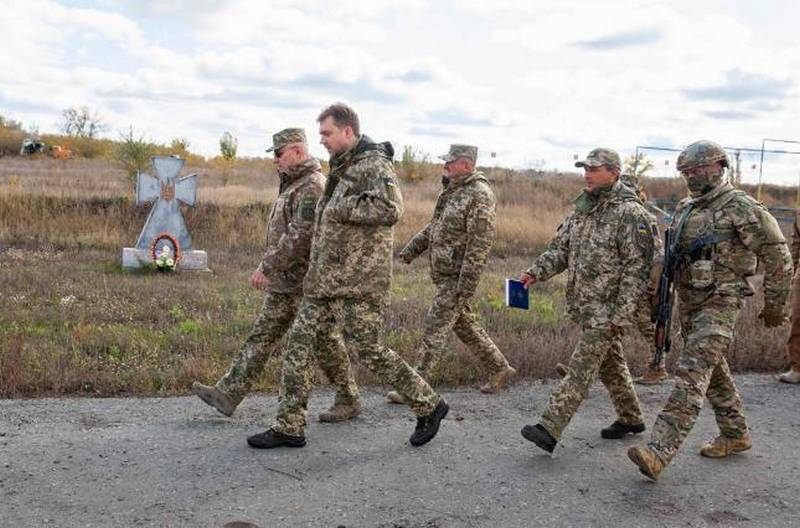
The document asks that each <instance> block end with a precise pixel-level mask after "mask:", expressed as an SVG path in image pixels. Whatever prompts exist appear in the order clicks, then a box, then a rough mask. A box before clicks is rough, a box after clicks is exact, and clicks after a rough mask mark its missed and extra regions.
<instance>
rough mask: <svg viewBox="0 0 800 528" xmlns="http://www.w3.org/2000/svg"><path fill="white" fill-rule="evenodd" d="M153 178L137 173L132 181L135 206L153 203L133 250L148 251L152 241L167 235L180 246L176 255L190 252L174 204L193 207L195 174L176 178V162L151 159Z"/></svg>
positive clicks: (178, 166)
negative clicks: (154, 201) (135, 178)
mask: <svg viewBox="0 0 800 528" xmlns="http://www.w3.org/2000/svg"><path fill="white" fill-rule="evenodd" d="M153 168H154V169H155V173H156V176H155V177H153V176H150V175H149V174H147V173H144V172H140V173H139V178H138V179H137V181H136V203H137V204H142V203H145V202H149V201H151V200H153V199H156V203H155V205H154V206H153V208H152V209H151V210H150V215H148V217H147V221H146V222H145V224H144V228H143V229H142V233H141V234H140V235H139V240H137V241H136V248H137V249H148V250H149V249H150V247H151V245H152V243H153V240H154V239H155V237H157V236H158V235H160V234H161V233H169V234H170V235H172V237H173V238H175V240H177V241H178V244H179V245H180V251H188V250H190V249H192V237H191V236H190V235H189V230H188V229H187V228H186V222H185V221H184V220H183V214H182V213H181V209H180V207H179V206H178V201H181V202H183V203H185V204H186V205H194V204H195V202H196V201H197V174H190V175H189V176H184V177H183V178H179V177H178V175H179V174H180V172H181V169H182V168H183V160H182V159H180V158H173V157H165V156H156V157H154V158H153Z"/></svg>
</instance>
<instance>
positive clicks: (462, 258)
mask: <svg viewBox="0 0 800 528" xmlns="http://www.w3.org/2000/svg"><path fill="white" fill-rule="evenodd" d="M477 158H478V148H477V147H474V146H471V145H451V146H450V152H449V153H448V154H446V155H444V156H441V159H442V160H443V161H444V162H445V165H444V171H445V176H444V179H445V181H447V185H446V186H445V187H444V189H443V190H442V192H441V193H440V194H439V198H438V199H437V200H436V207H435V208H434V212H433V218H432V219H431V221H430V223H428V225H426V226H425V228H424V229H423V230H422V231H420V232H419V233H417V234H416V235H414V237H413V238H412V239H411V240H410V241H409V242H408V244H406V247H404V248H403V250H402V251H401V252H400V259H401V260H402V261H403V262H405V263H406V264H409V263H411V262H412V261H413V260H414V259H415V258H417V257H418V256H419V255H421V254H422V253H423V252H425V251H426V250H428V251H429V260H430V273H431V279H432V280H433V283H434V284H435V285H436V294H435V295H434V297H433V303H432V304H431V307H430V309H429V310H428V314H427V316H426V317H425V329H424V332H423V337H422V345H421V346H420V349H419V351H418V356H417V363H416V365H415V368H416V369H417V372H419V374H420V375H421V376H422V377H423V378H425V379H427V380H430V379H431V372H432V370H433V368H434V367H435V365H436V363H437V362H438V361H439V360H440V358H441V356H442V354H443V353H444V349H445V347H446V345H447V337H448V334H449V333H450V330H453V331H454V332H455V334H456V335H457V336H458V338H459V339H461V341H462V342H463V343H464V344H465V345H467V347H468V348H469V349H470V350H471V351H472V352H473V353H474V354H475V355H476V356H478V358H479V359H480V360H481V362H482V363H483V365H484V366H485V368H486V370H487V371H488V372H489V375H490V377H489V381H488V382H487V383H486V384H484V385H483V386H482V387H481V391H482V392H485V393H493V392H497V391H498V390H501V389H503V388H505V386H506V385H507V384H508V382H509V381H510V380H511V378H512V377H513V376H514V374H516V372H517V371H516V370H515V369H513V368H512V367H511V366H510V365H509V364H508V361H506V358H505V357H504V356H503V354H502V353H501V352H500V350H499V349H498V348H497V346H495V344H494V343H493V342H492V339H491V338H490V337H489V335H488V334H487V333H486V331H485V330H484V329H483V328H481V326H480V324H478V319H477V317H476V316H475V313H474V312H473V311H472V308H471V307H470V305H469V302H470V300H471V299H472V296H473V295H474V294H475V290H476V289H477V287H478V282H480V278H481V273H482V272H483V267H484V266H485V265H486V260H487V258H488V257H489V252H490V251H491V249H492V240H493V239H494V226H495V197H494V193H493V192H492V189H491V188H490V187H489V182H488V181H487V180H486V178H485V177H484V176H483V174H482V173H481V172H480V171H478V170H476V169H475V163H476V161H477ZM386 396H387V398H388V399H389V401H391V402H393V403H403V399H402V397H401V396H400V394H398V393H397V392H395V391H392V392H390V393H389V394H387V395H386Z"/></svg>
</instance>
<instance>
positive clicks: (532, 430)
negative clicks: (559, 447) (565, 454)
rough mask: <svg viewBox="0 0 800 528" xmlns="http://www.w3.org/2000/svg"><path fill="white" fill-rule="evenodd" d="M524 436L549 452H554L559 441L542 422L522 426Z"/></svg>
mask: <svg viewBox="0 0 800 528" xmlns="http://www.w3.org/2000/svg"><path fill="white" fill-rule="evenodd" d="M522 436H524V437H525V440H530V441H531V442H533V443H534V444H536V445H537V446H539V447H540V448H542V449H544V450H545V451H547V452H548V453H552V452H553V451H554V450H555V448H556V444H557V443H558V440H556V439H555V438H553V435H551V434H550V432H549V431H548V430H547V429H545V428H544V426H542V424H536V425H526V426H525V427H523V428H522Z"/></svg>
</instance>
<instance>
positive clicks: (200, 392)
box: [192, 381, 237, 416]
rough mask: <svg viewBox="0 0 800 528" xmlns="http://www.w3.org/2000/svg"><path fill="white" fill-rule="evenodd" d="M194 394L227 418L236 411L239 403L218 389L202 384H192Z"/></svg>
mask: <svg viewBox="0 0 800 528" xmlns="http://www.w3.org/2000/svg"><path fill="white" fill-rule="evenodd" d="M192 392H194V393H195V394H197V397H198V398H200V399H201V400H203V401H204V402H205V403H207V404H208V405H210V406H211V407H213V408H215V409H216V410H218V411H219V412H221V413H222V414H224V415H225V416H230V415H232V414H233V411H235V410H236V406H237V403H236V402H235V401H233V398H231V397H230V396H228V395H227V394H225V393H224V392H222V391H221V390H219V389H218V388H216V387H210V386H208V385H203V384H202V383H198V382H196V381H195V382H194V383H192Z"/></svg>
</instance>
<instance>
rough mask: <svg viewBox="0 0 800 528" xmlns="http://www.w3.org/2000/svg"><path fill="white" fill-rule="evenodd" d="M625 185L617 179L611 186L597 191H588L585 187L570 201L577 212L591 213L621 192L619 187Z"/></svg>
mask: <svg viewBox="0 0 800 528" xmlns="http://www.w3.org/2000/svg"><path fill="white" fill-rule="evenodd" d="M624 187H625V186H624V185H622V184H621V183H620V182H619V180H617V181H616V182H614V184H613V185H611V187H609V188H607V189H602V190H599V191H597V192H593V193H590V192H589V191H587V190H586V189H584V190H583V192H581V194H579V195H578V196H577V198H575V199H574V200H573V201H572V203H574V204H575V211H577V212H579V213H591V212H592V211H594V210H595V209H597V207H599V206H600V205H602V204H604V203H606V202H608V201H609V200H611V199H612V198H613V197H615V196H617V195H618V194H620V193H621V189H622V188H624Z"/></svg>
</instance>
